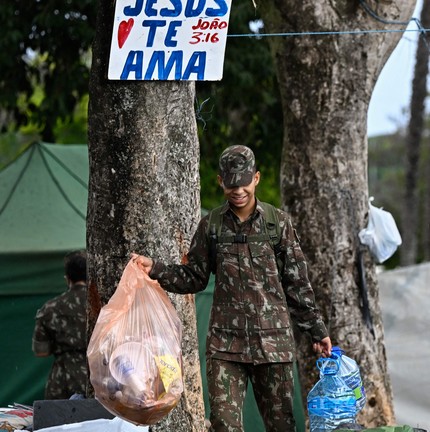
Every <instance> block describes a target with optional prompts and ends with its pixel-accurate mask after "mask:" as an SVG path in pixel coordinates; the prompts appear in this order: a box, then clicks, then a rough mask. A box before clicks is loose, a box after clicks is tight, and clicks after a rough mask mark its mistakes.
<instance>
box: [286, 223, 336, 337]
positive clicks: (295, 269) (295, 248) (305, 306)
mask: <svg viewBox="0 0 430 432" xmlns="http://www.w3.org/2000/svg"><path fill="white" fill-rule="evenodd" d="M284 222H285V225H284V227H283V229H282V239H281V250H282V252H283V254H284V268H283V272H282V286H283V289H284V292H285V296H286V299H287V303H288V307H289V310H290V313H291V316H292V318H293V320H294V321H295V323H296V324H297V326H298V328H299V329H300V330H301V331H305V332H308V333H309V334H310V335H311V337H312V340H314V341H320V340H321V339H323V338H324V337H326V336H328V332H327V329H326V326H325V325H324V322H323V321H322V318H321V315H320V312H319V310H318V308H317V306H316V304H315V295H314V292H313V290H312V287H311V284H310V282H309V278H308V269H307V263H306V260H305V257H304V254H303V252H302V250H301V248H300V244H299V240H298V238H297V234H296V232H295V230H294V228H293V226H292V224H291V221H290V219H289V218H286V219H285V220H284Z"/></svg>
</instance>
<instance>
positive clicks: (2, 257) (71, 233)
mask: <svg viewBox="0 0 430 432" xmlns="http://www.w3.org/2000/svg"><path fill="white" fill-rule="evenodd" d="M88 173H89V164H88V148H87V146H86V145H70V144H68V145H58V144H55V145H54V144H46V143H35V144H33V145H32V146H30V147H29V148H28V149H27V150H26V151H25V152H24V153H23V154H22V155H20V157H19V158H17V159H16V160H15V161H14V162H13V163H11V164H10V165H8V166H7V167H6V168H4V169H3V170H2V171H1V172H0V313H1V320H0V323H1V324H0V326H1V327H0V330H1V333H0V334H1V335H2V340H3V344H2V356H1V360H0V382H1V384H2V388H1V391H0V407H6V406H8V405H9V404H12V403H14V402H17V403H23V404H29V405H31V404H33V401H34V400H40V399H43V393H44V385H45V382H46V379H47V377H48V373H49V370H50V367H51V364H52V358H36V357H34V355H33V353H32V351H31V337H32V334H33V327H34V316H35V314H36V311H37V309H38V308H39V307H41V306H42V305H43V304H44V303H45V302H46V301H47V300H48V299H50V298H52V297H54V296H56V295H58V294H59V293H61V292H63V291H64V290H65V288H66V287H65V283H64V282H63V257H64V255H65V254H66V253H67V252H69V251H71V250H76V249H84V248H85V244H86V223H85V216H86V208H87V197H88V186H87V185H88ZM213 288H214V283H213V279H212V278H211V280H210V283H209V286H208V288H207V289H206V290H205V291H204V292H202V293H199V294H198V295H197V296H196V308H197V325H198V339H199V354H200V358H201V367H202V378H203V391H204V397H205V407H206V413H207V415H208V412H209V408H208V399H207V388H206V380H205V374H206V368H205V360H204V351H205V340H206V333H207V327H208V320H209V314H210V308H211V305H212V294H213ZM295 399H296V411H295V412H296V420H297V423H298V425H297V426H298V427H297V430H298V431H299V432H301V431H304V420H303V407H302V405H301V401H300V397H299V391H297V392H296V395H295ZM244 418H245V419H244V420H245V430H246V431H247V432H260V431H264V426H263V423H262V420H261V417H260V415H259V413H258V409H257V406H256V403H255V400H254V398H253V394H252V389H251V392H250V393H249V395H248V396H247V399H246V402H245V407H244Z"/></svg>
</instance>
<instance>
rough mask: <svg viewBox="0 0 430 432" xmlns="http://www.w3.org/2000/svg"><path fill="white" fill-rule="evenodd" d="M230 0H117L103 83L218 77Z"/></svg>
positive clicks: (222, 60)
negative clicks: (106, 81)
mask: <svg viewBox="0 0 430 432" xmlns="http://www.w3.org/2000/svg"><path fill="white" fill-rule="evenodd" d="M230 7H231V0H117V2H116V7H115V18H114V25H113V33H112V41H111V50H110V58H109V70H108V78H109V79H110V80H193V81H194V80H195V81H204V80H207V81H216V80H220V79H221V78H222V72H223V65H224V52H225V45H226V40H227V30H228V20H229V16H230Z"/></svg>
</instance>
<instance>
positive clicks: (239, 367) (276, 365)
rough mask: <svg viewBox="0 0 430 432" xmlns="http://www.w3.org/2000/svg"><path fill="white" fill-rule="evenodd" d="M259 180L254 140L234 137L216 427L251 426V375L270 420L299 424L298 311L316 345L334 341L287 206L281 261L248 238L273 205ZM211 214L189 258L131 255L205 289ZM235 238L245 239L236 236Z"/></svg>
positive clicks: (220, 287)
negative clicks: (238, 142) (262, 196)
mask: <svg viewBox="0 0 430 432" xmlns="http://www.w3.org/2000/svg"><path fill="white" fill-rule="evenodd" d="M259 181H260V173H259V172H258V171H256V168H255V159H254V154H253V152H252V151H251V149H249V148H248V147H245V146H231V147H228V148H227V149H226V150H224V152H223V153H222V155H221V157H220V174H219V176H218V182H219V184H220V186H221V187H222V189H223V191H224V194H225V196H226V198H227V202H226V203H225V204H224V206H223V208H222V210H221V214H222V228H221V230H222V231H221V235H222V236H223V237H224V238H231V239H232V241H231V242H230V243H218V244H217V253H216V272H215V290H214V296H213V306H212V311H211V317H210V323H209V331H208V337H207V342H206V361H207V380H208V391H209V399H210V407H211V416H210V421H211V430H212V431H217V432H221V431H228V432H240V431H243V426H242V407H243V403H244V398H245V393H246V389H247V384H248V380H249V381H250V382H251V383H252V386H253V390H254V393H255V398H256V402H257V404H258V407H259V410H260V413H261V415H262V418H263V421H264V424H265V426H266V430H267V431H270V432H281V431H282V432H285V431H294V430H295V422H294V417H293V402H292V400H293V362H294V360H295V344H294V339H293V330H292V323H291V320H294V321H295V323H296V324H297V325H298V327H299V328H300V329H301V330H302V331H306V332H308V333H309V334H310V336H311V338H312V340H313V343H314V350H315V351H317V352H319V353H322V355H323V356H329V355H330V354H331V341H330V338H329V336H328V333H327V330H326V327H325V325H324V323H323V322H322V320H321V317H320V314H319V312H318V310H317V308H316V306H315V301H314V293H313V291H312V288H311V285H310V283H309V280H308V276H307V265H306V261H305V258H304V255H303V253H302V251H301V249H300V245H299V242H298V239H297V235H296V233H295V230H294V229H293V226H292V224H291V221H290V218H289V217H288V215H287V214H286V213H285V212H283V211H281V210H279V209H276V212H277V215H278V219H279V225H280V229H281V240H280V245H279V246H278V247H277V249H278V248H279V249H280V250H281V254H282V255H283V257H282V258H283V259H282V262H283V264H282V268H281V269H280V270H279V269H278V265H279V264H277V261H276V258H275V253H274V249H273V247H272V245H271V244H270V243H269V242H268V241H256V242H252V243H251V242H246V238H249V239H250V238H251V237H252V236H253V237H254V238H256V236H260V237H261V238H263V237H264V236H263V235H262V234H265V232H266V224H265V209H264V208H263V207H265V206H263V205H262V204H261V203H260V201H259V200H258V199H257V198H256V197H255V188H256V186H257V184H258V182H259ZM208 223H209V215H207V216H205V217H204V218H203V219H202V220H201V221H200V223H199V226H198V228H197V231H196V233H195V235H194V237H193V240H192V242H191V246H190V250H189V253H188V255H187V263H186V264H185V265H166V264H164V263H162V262H160V261H158V260H152V259H151V258H148V257H144V256H141V255H135V254H133V255H132V256H133V257H134V259H135V261H136V262H137V263H138V264H139V265H140V266H142V268H143V269H144V270H145V271H146V272H148V273H149V275H150V276H151V277H152V278H154V279H157V280H158V281H159V282H160V284H161V286H162V287H163V288H164V289H165V290H166V291H170V292H174V293H180V294H186V293H196V292H198V291H201V290H204V289H205V288H206V285H207V283H208V279H209V276H210V245H209V240H208ZM244 234H245V235H246V236H243V235H244ZM236 238H240V239H242V241H241V242H235V241H234V239H236ZM257 238H258V237H257ZM243 239H245V241H243Z"/></svg>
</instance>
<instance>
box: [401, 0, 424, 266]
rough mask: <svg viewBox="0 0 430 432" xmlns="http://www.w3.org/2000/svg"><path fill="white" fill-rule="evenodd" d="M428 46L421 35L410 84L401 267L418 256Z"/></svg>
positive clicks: (422, 18) (415, 259) (422, 14)
mask: <svg viewBox="0 0 430 432" xmlns="http://www.w3.org/2000/svg"><path fill="white" fill-rule="evenodd" d="M421 25H422V26H423V28H425V29H427V28H429V26H430V2H428V1H427V2H426V1H425V2H423V8H422V10H421ZM429 43H430V35H429V34H428V33H424V34H421V35H420V37H419V40H418V47H417V53H416V61H415V70H414V78H413V81H412V96H411V108H410V119H409V127H408V133H407V135H406V170H405V171H406V173H405V178H406V182H405V197H404V207H403V217H402V248H401V249H400V264H401V265H403V266H407V265H413V264H416V262H417V256H418V233H419V232H420V229H419V225H420V224H419V208H420V206H419V201H420V200H419V185H418V183H419V178H420V169H419V167H420V153H421V141H422V135H423V128H424V116H425V99H426V97H427V76H428V73H429V65H428V64H429ZM426 168H427V167H426ZM425 176H426V173H425V172H424V176H423V177H424V178H425ZM422 226H423V231H424V232H423V234H425V231H426V229H425V228H424V225H422ZM424 239H425V237H424Z"/></svg>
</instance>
